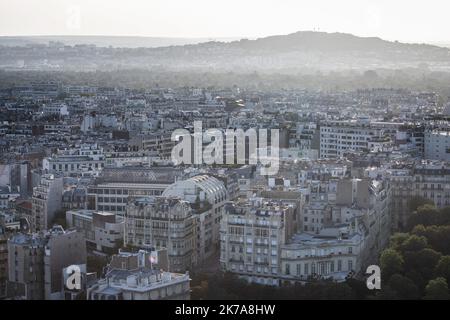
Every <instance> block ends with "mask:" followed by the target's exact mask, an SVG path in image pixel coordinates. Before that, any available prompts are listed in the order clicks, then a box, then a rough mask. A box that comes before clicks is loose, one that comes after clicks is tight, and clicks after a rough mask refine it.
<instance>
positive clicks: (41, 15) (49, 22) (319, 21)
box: [0, 0, 450, 42]
mask: <svg viewBox="0 0 450 320" xmlns="http://www.w3.org/2000/svg"><path fill="white" fill-rule="evenodd" d="M449 17H450V1H448V0H427V1H418V0H308V1H304V0H226V1H225V0H223V1H222V0H0V35H68V34H70V35H135V36H168V37H216V38H217V37H241V36H242V37H251V38H253V37H263V36H268V35H275V34H287V33H292V32H295V31H300V30H319V31H327V32H335V31H338V32H349V33H353V34H356V35H360V36H379V37H382V38H385V39H389V40H401V41H420V42H439V41H443V42H450V18H449Z"/></svg>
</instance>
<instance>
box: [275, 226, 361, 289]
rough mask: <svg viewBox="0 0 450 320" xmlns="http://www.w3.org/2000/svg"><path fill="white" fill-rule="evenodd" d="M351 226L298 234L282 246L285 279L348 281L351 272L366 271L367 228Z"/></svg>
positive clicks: (282, 270) (291, 281) (286, 281)
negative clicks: (360, 228) (364, 268)
mask: <svg viewBox="0 0 450 320" xmlns="http://www.w3.org/2000/svg"><path fill="white" fill-rule="evenodd" d="M349 229H350V228H348V226H343V227H341V228H329V229H324V230H322V232H321V234H320V235H311V234H307V233H299V234H296V235H295V236H294V237H293V238H292V239H290V241H289V243H288V244H286V245H283V246H282V248H281V274H280V278H281V279H282V281H283V282H284V283H289V284H291V283H295V282H306V281H312V280H320V279H322V280H324V279H333V280H334V281H345V278H346V276H348V275H349V274H350V273H356V272H360V271H361V270H363V266H365V265H366V260H365V258H366V256H365V255H367V250H366V248H365V238H364V232H363V231H364V230H359V231H358V232H355V230H349ZM361 231H362V232H361Z"/></svg>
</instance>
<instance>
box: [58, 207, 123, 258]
mask: <svg viewBox="0 0 450 320" xmlns="http://www.w3.org/2000/svg"><path fill="white" fill-rule="evenodd" d="M66 224H67V227H69V228H75V229H77V230H78V231H80V232H82V233H83V234H84V238H85V239H86V243H87V245H88V248H91V249H93V250H97V251H100V252H104V253H112V252H115V251H117V249H118V248H119V247H120V246H122V243H123V234H124V219H123V217H121V216H118V215H116V214H115V213H110V212H103V211H93V210H69V211H67V212H66Z"/></svg>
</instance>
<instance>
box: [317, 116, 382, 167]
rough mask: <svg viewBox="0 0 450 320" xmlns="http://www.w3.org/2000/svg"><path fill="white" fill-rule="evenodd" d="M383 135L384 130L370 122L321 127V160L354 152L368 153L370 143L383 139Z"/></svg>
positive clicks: (340, 123) (333, 123)
mask: <svg viewBox="0 0 450 320" xmlns="http://www.w3.org/2000/svg"><path fill="white" fill-rule="evenodd" d="M383 134H384V130H383V129H382V128H380V127H379V126H374V125H371V124H370V123H369V122H362V121H355V120H348V121H330V122H327V123H325V124H324V125H323V126H321V127H320V158H325V159H328V158H340V157H343V156H344V155H345V154H346V153H349V152H352V151H367V150H369V145H368V142H370V141H371V140H372V139H374V138H381V137H382V136H383Z"/></svg>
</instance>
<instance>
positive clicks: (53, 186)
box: [30, 174, 63, 231]
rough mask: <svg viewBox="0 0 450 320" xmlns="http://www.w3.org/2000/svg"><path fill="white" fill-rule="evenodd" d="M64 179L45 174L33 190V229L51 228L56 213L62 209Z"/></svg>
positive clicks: (31, 222)
mask: <svg viewBox="0 0 450 320" xmlns="http://www.w3.org/2000/svg"><path fill="white" fill-rule="evenodd" d="M62 192H63V178H62V177H58V176H56V175H54V174H45V175H43V176H42V177H41V179H40V183H39V185H38V186H37V187H34V188H33V197H32V200H31V203H32V208H31V210H32V212H31V219H30V220H31V221H30V224H31V229H32V230H36V231H39V230H46V229H48V228H49V227H50V226H51V223H52V221H53V219H54V217H55V213H56V212H57V211H58V210H60V209H61V208H62Z"/></svg>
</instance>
